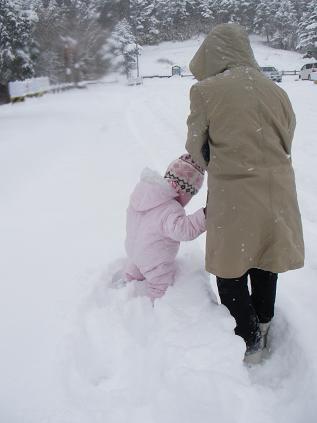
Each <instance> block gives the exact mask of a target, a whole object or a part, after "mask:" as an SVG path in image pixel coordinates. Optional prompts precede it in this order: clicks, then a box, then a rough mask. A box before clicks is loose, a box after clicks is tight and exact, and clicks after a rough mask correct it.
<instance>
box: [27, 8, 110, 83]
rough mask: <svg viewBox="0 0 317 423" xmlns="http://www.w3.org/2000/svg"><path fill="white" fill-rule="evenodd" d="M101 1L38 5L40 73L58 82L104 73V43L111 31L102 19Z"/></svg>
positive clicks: (38, 67) (105, 67) (37, 25)
mask: <svg viewBox="0 0 317 423" xmlns="http://www.w3.org/2000/svg"><path fill="white" fill-rule="evenodd" d="M98 5H99V4H98V3H97V1H95V0H93V1H88V0H67V1H62V0H54V1H50V2H49V4H48V5H47V6H46V7H43V6H40V5H39V4H38V5H37V8H36V12H37V16H38V22H37V24H36V29H35V35H36V40H37V42H38V46H39V50H40V51H41V55H40V59H39V61H38V63H37V68H36V70H37V74H45V75H49V76H50V78H51V80H53V81H54V82H57V81H63V80H65V79H66V80H70V81H75V82H76V81H78V80H80V79H82V78H84V79H91V78H97V77H99V76H101V75H103V74H104V73H105V71H106V69H107V61H106V60H105V59H104V46H105V44H106V40H107V36H108V32H107V30H105V29H104V28H103V27H102V26H101V24H100V21H99V18H100V14H99V12H98V10H97V6H98Z"/></svg>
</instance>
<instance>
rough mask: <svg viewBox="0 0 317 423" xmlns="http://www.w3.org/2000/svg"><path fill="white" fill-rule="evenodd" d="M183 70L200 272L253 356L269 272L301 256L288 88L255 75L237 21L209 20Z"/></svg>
mask: <svg viewBox="0 0 317 423" xmlns="http://www.w3.org/2000/svg"><path fill="white" fill-rule="evenodd" d="M190 69H191V71H192V73H193V75H194V76H195V77H196V79H197V80H198V81H199V82H198V83H196V84H195V85H193V86H192V88H191V92H190V107H191V112H190V115H189V118H188V122H187V123H188V138H187V143H186V149H187V150H188V152H189V153H190V154H191V155H192V157H193V158H194V160H195V161H197V162H198V163H199V164H200V165H201V166H202V167H203V168H204V169H206V170H207V173H208V200H207V242H206V270H207V271H208V272H210V273H213V274H214V275H216V276H217V283H218V290H219V295H220V298H221V301H222V303H223V304H225V305H226V306H227V307H228V308H229V310H230V312H231V314H232V315H233V316H234V317H235V318H236V321H237V327H236V333H237V334H239V335H241V336H242V337H243V338H244V339H245V341H246V344H247V354H248V355H249V354H250V357H252V354H253V353H254V352H257V351H260V350H262V349H263V346H264V343H265V334H264V332H267V329H268V327H269V322H270V320H271V319H272V317H273V314H274V302H275V291H276V281H277V274H278V273H280V272H285V271H287V270H291V269H296V268H299V267H302V266H303V263H304V243H303V235H302V226H301V217H300V212H299V208H298V204H297V196H296V187H295V179H294V171H293V168H292V161H291V144H292V139H293V134H294V129H295V115H294V112H293V109H292V106H291V103H290V101H289V98H288V96H287V94H286V93H285V92H284V91H283V90H282V89H281V88H280V87H279V86H278V85H276V84H275V83H274V82H272V81H270V80H269V79H268V78H266V77H265V76H264V75H263V74H262V73H261V72H260V70H259V66H258V64H257V63H256V61H255V58H254V55H253V52H252V49H251V46H250V42H249V39H248V36H247V33H246V32H245V30H244V29H243V28H242V27H241V26H239V25H236V24H222V25H218V26H216V27H215V28H214V29H213V30H212V31H211V32H210V33H209V35H208V36H207V37H206V39H205V40H204V42H203V43H202V45H201V46H200V48H199V49H198V51H197V53H196V54H195V56H194V58H193V59H192V61H191V63H190ZM206 151H207V152H208V153H209V152H210V153H209V156H208V157H207V155H206ZM248 276H250V279H251V285H252V295H249V291H248V288H247V278H248ZM259 323H261V325H259ZM261 330H262V336H261ZM258 356H259V354H257V357H258Z"/></svg>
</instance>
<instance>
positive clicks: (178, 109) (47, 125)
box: [0, 40, 317, 423]
mask: <svg viewBox="0 0 317 423" xmlns="http://www.w3.org/2000/svg"><path fill="white" fill-rule="evenodd" d="M195 43H196V41H192V42H187V43H183V44H180V43H178V44H174V43H170V44H164V45H161V46H160V47H151V48H146V49H145V50H144V52H143V56H142V60H143V66H144V71H145V66H148V69H149V71H150V72H151V73H154V72H156V65H157V62H156V57H157V58H170V60H172V59H173V61H176V62H177V63H180V64H181V65H183V64H186V63H188V61H189V59H190V57H191V55H192V53H193V52H194V50H195V49H196V47H197V45H198V43H196V44H195ZM188 45H189V46H190V47H189V48H187V47H188ZM254 47H255V52H256V56H257V59H258V61H259V62H260V63H264V64H272V65H276V66H277V67H279V68H284V66H283V65H284V64H285V69H286V68H295V69H298V68H299V67H300V65H299V63H300V62H301V61H302V59H301V58H300V56H299V55H297V54H295V53H285V52H278V51H276V50H270V49H268V48H267V47H265V46H263V45H261V44H260V43H259V42H258V41H257V40H254ZM273 58H274V59H275V61H274V62H273ZM174 59H175V60H174ZM176 59H177V60H176ZM154 67H155V69H154ZM145 73H146V72H145ZM294 79H295V78H294V77H291V78H288V79H287V80H285V82H283V83H282V84H281V85H282V87H283V88H284V89H285V90H286V91H287V92H288V94H289V96H290V98H291V100H292V103H293V106H294V109H295V111H296V114H297V120H298V126H297V130H296V136H295V140H294V149H293V163H294V167H295V170H296V175H297V187H298V196H299V201H300V206H301V211H302V216H303V224H304V231H305V241H306V251H307V252H306V254H307V260H306V267H305V268H304V269H301V270H298V271H294V272H289V273H287V274H282V275H280V278H279V288H278V297H277V310H276V318H275V321H274V325H273V327H272V336H271V345H272V352H271V356H270V357H269V359H267V360H266V361H265V362H264V363H263V364H262V365H260V366H258V367H256V368H252V369H248V368H246V367H245V366H244V365H243V363H242V358H243V354H244V345H243V342H242V340H241V339H240V338H239V337H236V336H235V335H234V332H233V329H234V321H233V319H232V318H231V317H230V315H229V313H228V312H227V310H226V309H225V308H224V307H222V306H218V305H217V304H216V302H215V299H214V295H213V291H212V290H211V289H210V287H214V285H215V281H214V279H213V278H211V281H210V282H209V278H208V276H207V275H206V274H205V272H204V270H203V262H204V257H203V255H204V252H203V250H204V237H201V238H200V239H198V240H196V241H194V242H191V243H186V244H184V245H183V246H182V248H181V252H180V254H179V275H178V279H177V283H176V284H175V286H174V287H173V288H171V289H169V291H168V293H167V295H166V296H165V297H164V298H163V299H161V300H160V301H158V302H157V304H156V306H155V308H154V309H152V307H151V305H150V303H149V301H148V300H147V299H146V298H144V297H134V295H133V291H134V286H133V285H130V286H128V287H126V288H123V289H119V290H114V289H110V288H109V286H108V285H109V281H110V279H111V275H113V274H114V273H115V272H116V271H117V270H118V269H119V268H120V265H121V261H122V259H124V247H123V242H124V233H125V209H126V206H127V203H128V197H129V194H130V192H131V190H132V188H133V186H134V185H135V183H136V182H137V180H138V178H139V174H140V171H141V170H142V168H143V167H145V166H149V167H152V168H155V169H157V170H158V171H160V172H163V171H164V169H165V167H166V165H167V164H168V163H169V162H170V161H171V160H172V159H174V158H175V157H177V156H178V155H180V154H181V153H183V151H184V141H185V136H186V124H185V121H186V116H187V114H188V106H189V104H188V92H189V88H190V86H191V84H192V83H193V80H192V79H187V78H186V79H179V78H172V79H166V80H147V81H146V82H145V84H144V85H143V86H139V87H128V86H125V85H123V84H113V85H96V86H91V87H89V89H87V90H80V91H73V92H67V93H64V94H59V95H47V96H45V97H43V98H40V99H31V100H28V101H27V102H26V103H25V104H16V105H14V106H3V107H1V108H0V128H1V137H0V181H1V182H0V205H1V207H0V234H1V235H0V283H1V296H0V339H1V347H0V375H1V377H0V422H1V423H2V422H3V423H88V422H89V423H105V422H106V423H127V422H129V423H194V422H196V421H197V422H200V423H207V422H208V423H209V422H217V423H227V422H228V423H229V422H230V423H232V422H234V423H240V422H241V423H245V422H249V421H252V422H253V423H284V422H285V423H286V422H287V423H304V422H305V423H313V422H315V421H316V413H317V404H316V395H317V340H316V327H317V313H316V298H317V283H316V279H317V256H316V254H315V249H316V246H317V224H316V221H317V195H316V186H317V174H316V172H315V168H316V161H317V145H316V139H315V138H316V133H317V121H316V94H317V86H316V85H314V84H313V83H310V82H306V81H305V82H304V81H295V80H294ZM205 195H206V192H205V191H204V190H202V192H201V193H199V195H198V196H197V198H195V199H194V200H193V202H192V204H190V205H189V207H188V209H189V211H193V210H195V209H196V208H198V207H200V206H202V205H203V204H204V199H205Z"/></svg>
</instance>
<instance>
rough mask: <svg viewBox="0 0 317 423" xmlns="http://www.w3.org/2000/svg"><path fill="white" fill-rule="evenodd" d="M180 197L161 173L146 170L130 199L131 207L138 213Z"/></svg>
mask: <svg viewBox="0 0 317 423" xmlns="http://www.w3.org/2000/svg"><path fill="white" fill-rule="evenodd" d="M177 196H178V194H177V192H176V191H175V190H174V189H173V188H172V187H171V186H170V184H169V183H168V181H167V180H166V179H164V178H163V177H162V176H161V175H160V174H159V173H157V172H155V171H154V170H151V169H149V168H145V169H144V170H143V172H142V174H141V179H140V182H139V183H138V184H137V186H136V187H135V189H134V191H133V193H132V194H131V197H130V206H131V207H132V208H133V209H134V210H136V211H147V210H151V209H153V208H155V207H158V206H160V205H161V204H164V203H166V202H167V201H170V200H172V199H173V198H176V197H177Z"/></svg>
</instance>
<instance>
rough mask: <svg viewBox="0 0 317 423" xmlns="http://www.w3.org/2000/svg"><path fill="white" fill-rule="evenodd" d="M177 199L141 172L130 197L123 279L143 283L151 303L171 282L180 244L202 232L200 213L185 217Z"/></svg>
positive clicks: (164, 185)
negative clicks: (126, 262)
mask: <svg viewBox="0 0 317 423" xmlns="http://www.w3.org/2000/svg"><path fill="white" fill-rule="evenodd" d="M177 196H178V194H177V192H176V191H175V190H174V189H173V188H172V187H171V186H170V184H169V183H168V182H167V180H166V179H164V178H163V177H162V176H160V175H159V174H158V173H156V172H154V171H151V170H150V169H145V170H144V171H143V173H142V175H141V180H140V182H139V183H138V184H137V186H136V187H135V189H134V191H133V193H132V195H131V197H130V203H129V207H128V210H127V237H126V242H125V247H126V251H127V255H128V258H129V263H128V265H127V267H126V269H125V277H126V279H127V280H144V279H146V281H147V289H148V295H149V297H150V298H151V299H152V300H154V299H155V298H159V297H161V296H162V295H164V293H165V291H166V290H167V288H168V286H170V285H172V284H173V282H174V277H175V271H176V266H175V257H176V255H177V252H178V250H179V246H180V241H190V240H193V239H195V238H197V237H198V236H199V235H200V234H202V233H203V232H204V231H205V230H206V223H205V215H204V211H203V209H202V208H201V209H199V210H197V211H196V212H195V213H194V214H192V215H188V216H186V213H185V210H184V207H183V206H181V204H180V203H179V202H178V201H177V200H176V197H177Z"/></svg>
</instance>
